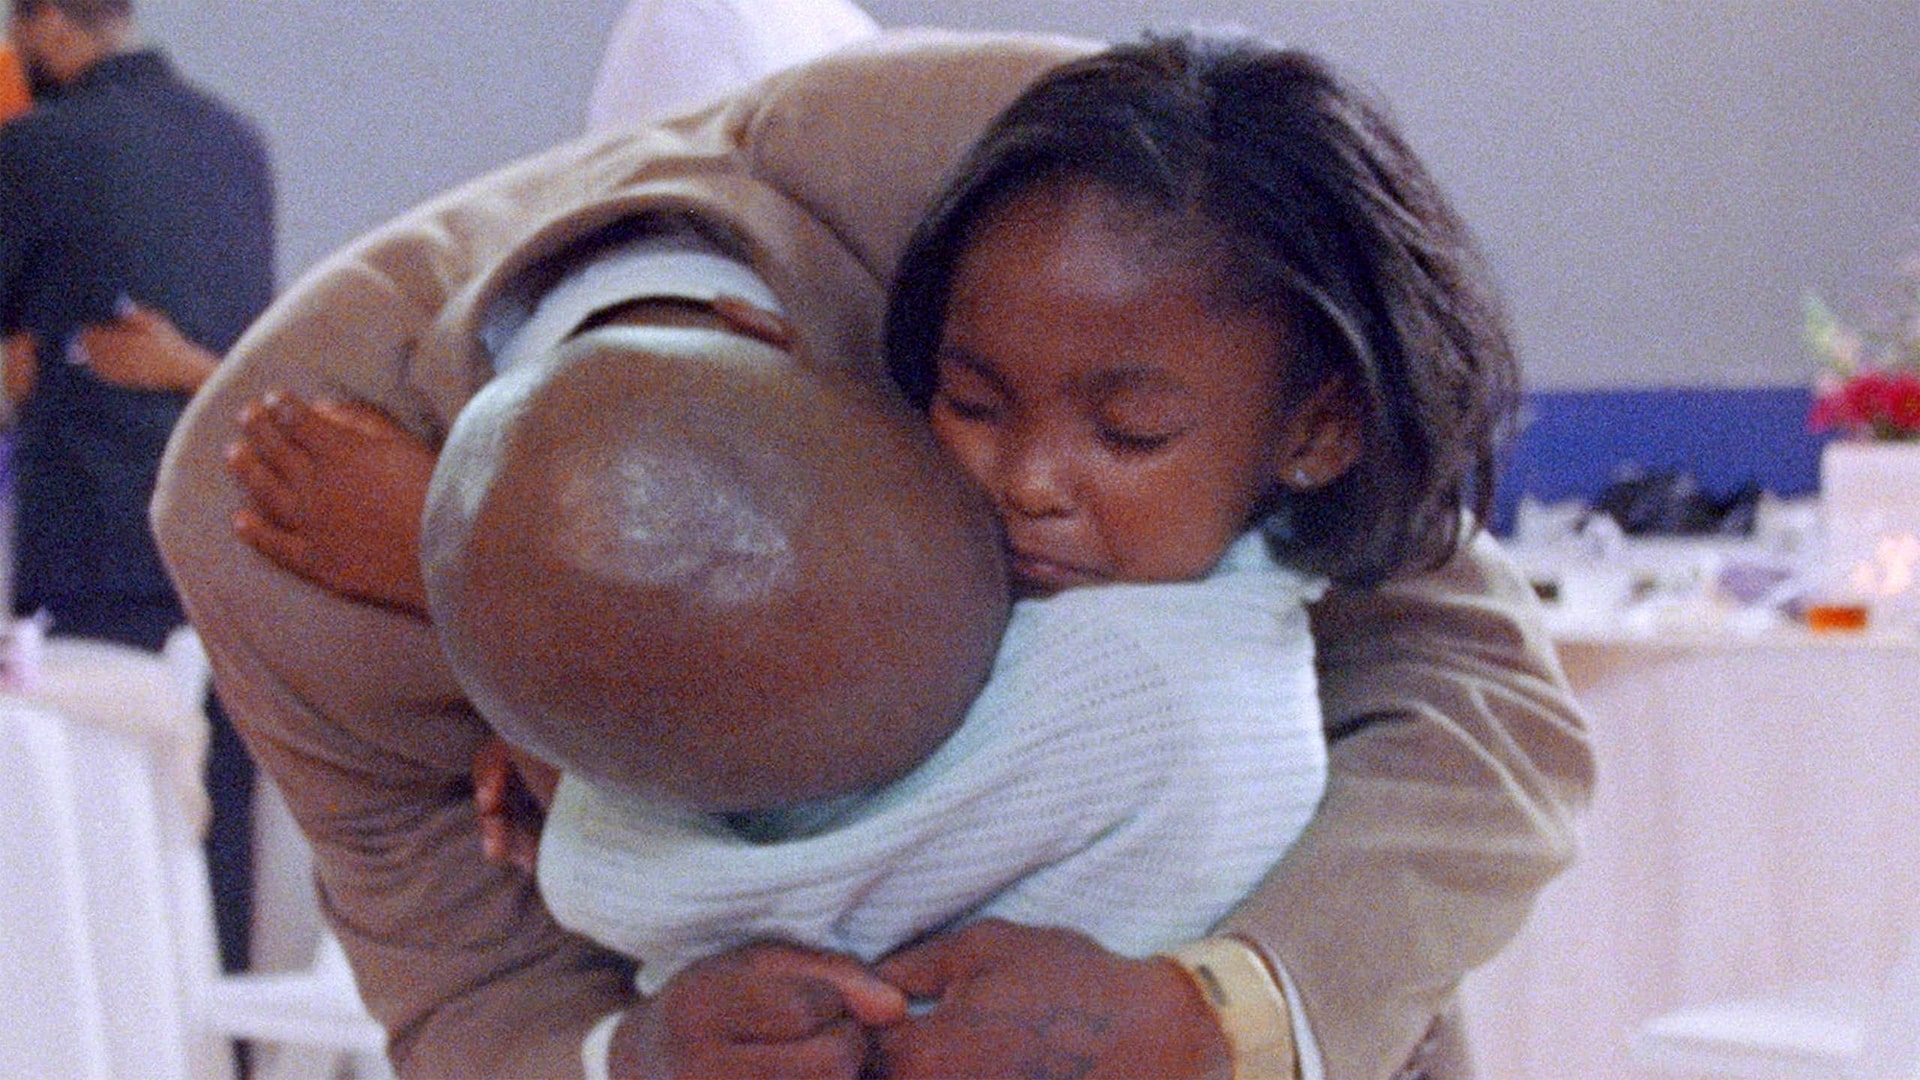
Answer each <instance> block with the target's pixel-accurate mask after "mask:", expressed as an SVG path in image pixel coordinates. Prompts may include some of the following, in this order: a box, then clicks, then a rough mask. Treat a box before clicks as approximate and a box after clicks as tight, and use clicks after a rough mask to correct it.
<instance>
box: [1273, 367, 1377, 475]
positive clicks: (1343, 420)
mask: <svg viewBox="0 0 1920 1080" xmlns="http://www.w3.org/2000/svg"><path fill="white" fill-rule="evenodd" d="M1362 441H1363V440H1362V436H1361V424H1360V402H1359V398H1358V396H1357V395H1356V394H1355V393H1354V391H1353V388H1352V386H1351V385H1350V384H1349V383H1348V382H1347V381H1346V380H1345V379H1338V378H1334V379H1328V380H1327V381H1325V382H1323V383H1321V384H1320V385H1319V386H1318V387H1315V388H1314V390H1313V392H1312V393H1309V394H1308V395H1307V396H1306V397H1305V398H1304V399H1302V400H1301V401H1300V403H1299V404H1298V405H1296V406H1294V407H1293V408H1292V409H1290V410H1288V416H1287V418H1286V420H1285V422H1284V430H1283V432H1282V434H1281V438H1280V444H1279V453H1278V455H1277V457H1276V459H1275V461H1274V469H1275V474H1276V475H1275V477H1274V479H1275V480H1276V481H1277V482H1278V483H1279V485H1280V486H1281V487H1283V488H1285V489H1287V490H1290V491H1315V490H1318V489H1320V488H1323V487H1326V486H1327V485H1328V484H1331V483H1333V482H1334V481H1335V480H1338V479H1340V477H1341V476H1343V475H1345V473H1346V471H1347V470H1348V469H1351V468H1352V467H1353V465H1354V462H1356V461H1359V460H1360V450H1361V444H1362Z"/></svg>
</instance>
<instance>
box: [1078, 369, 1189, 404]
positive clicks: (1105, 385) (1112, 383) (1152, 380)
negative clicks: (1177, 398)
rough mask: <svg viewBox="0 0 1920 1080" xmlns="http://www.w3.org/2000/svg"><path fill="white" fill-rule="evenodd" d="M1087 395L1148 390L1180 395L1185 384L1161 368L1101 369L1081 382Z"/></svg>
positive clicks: (1183, 391)
mask: <svg viewBox="0 0 1920 1080" xmlns="http://www.w3.org/2000/svg"><path fill="white" fill-rule="evenodd" d="M1083 386H1084V388H1085V390H1086V391H1087V392H1088V393H1091V394H1096V395H1103V396H1104V395H1109V394H1118V393H1122V392H1125V391H1129V390H1148V391H1154V392H1158V393H1167V394H1182V393H1185V392H1186V390H1187V386H1186V384H1185V383H1183V382H1182V381H1180V380H1179V379H1176V378H1174V377H1173V376H1172V375H1169V374H1167V372H1166V371H1165V370H1163V369H1161V368H1157V367H1148V366H1142V365H1127V366H1122V367H1110V368H1101V369H1100V370H1098V371H1095V372H1092V373H1090V374H1089V375H1087V376H1086V378H1085V379H1084V380H1083Z"/></svg>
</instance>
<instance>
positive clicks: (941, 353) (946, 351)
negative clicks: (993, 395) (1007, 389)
mask: <svg viewBox="0 0 1920 1080" xmlns="http://www.w3.org/2000/svg"><path fill="white" fill-rule="evenodd" d="M948 364H952V365H954V366H956V367H963V368H966V369H967V370H968V371H971V372H973V373H974V374H976V375H979V376H980V377H981V378H983V379H988V380H990V381H992V382H993V383H994V384H995V385H999V383H1000V381H1001V380H1000V372H999V369H998V368H996V367H994V366H993V364H992V363H991V362H990V361H988V360H987V359H986V358H985V357H983V356H981V355H980V354H978V353H976V352H974V351H972V350H971V349H967V348H964V347H962V346H959V345H948V344H945V343H942V344H941V345H940V347H939V348H937V349H935V350H934V353H933V366H934V374H935V375H936V376H937V375H938V374H939V371H940V368H941V367H943V366H946V365H948Z"/></svg>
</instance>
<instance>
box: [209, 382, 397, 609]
mask: <svg viewBox="0 0 1920 1080" xmlns="http://www.w3.org/2000/svg"><path fill="white" fill-rule="evenodd" d="M240 427H241V437H240V440H239V441H238V442H236V443H234V444H233V445H232V446H230V447H228V448H227V465H228V467H229V468H230V469H232V470H233V474H234V477H235V478H236V479H238V480H239V482H240V486H241V487H242V488H243V489H244V491H245V493H246V496H247V500H248V503H249V505H248V506H247V507H246V508H244V509H242V510H241V511H239V512H238V513H237V514H235V515H234V519H233V529H234V532H235V533H236V534H237V535H238V536H239V537H240V539H241V540H242V541H243V542H245V543H246V544H247V545H248V546H249V547H252V548H253V549H254V550H256V551H258V552H260V554H262V555H265V556H266V557H267V558H269V559H272V560H273V561H274V562H276V563H278V564H279V565H280V566H281V567H283V568H284V569H286V570H289V571H292V572H293V573H295V574H298V575H300V576H301V577H304V578H307V579H308V580H310V581H312V582H314V583H315V584H317V585H319V586H321V587H322V588H325V589H327V590H329V591H331V592H334V593H338V594H340V595H342V596H345V597H349V598H351V599H356V600H369V601H372V602H374V603H377V604H385V605H387V606H389V607H394V608H398V609H400V610H402V611H405V612H409V613H411V614H413V615H416V616H419V617H420V618H422V619H424V618H426V617H427V588H426V582H425V581H424V580H423V578H422V577H421V573H420V515H421V513H422V511H423V510H424V509H425V507H426V502H427V483H428V481H430V480H431V479H432V478H433V464H434V453H433V451H432V450H430V449H428V448H427V446H426V445H425V444H423V443H421V442H420V441H419V440H417V439H415V438H414V437H413V436H411V435H409V434H407V433H406V432H405V431H403V430H402V429H401V428H400V427H399V425H397V424H395V423H394V422H393V421H392V420H391V419H389V418H388V417H387V415H386V414H385V413H382V412H380V411H379V410H377V409H375V408H373V407H372V406H370V405H362V404H358V403H353V402H338V401H320V402H315V403H313V404H308V403H306V402H304V401H301V400H300V399H299V398H296V397H294V396H293V395H291V394H285V393H278V392H276V393H271V394H268V395H267V396H266V397H265V398H263V399H261V400H260V401H255V402H250V403H248V405H247V406H246V408H245V409H243V410H242V411H241V414H240Z"/></svg>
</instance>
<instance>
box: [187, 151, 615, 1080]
mask: <svg viewBox="0 0 1920 1080" xmlns="http://www.w3.org/2000/svg"><path fill="white" fill-rule="evenodd" d="M535 175H537V170H535V171H534V172H533V173H522V174H519V175H517V176H511V177H508V178H507V179H506V180H504V181H495V182H491V183H489V184H488V185H487V186H486V187H485V188H484V190H480V191H474V192H468V193H466V194H465V195H462V196H459V197H455V198H452V199H450V200H446V201H443V202H442V203H439V204H434V205H431V206H429V207H427V208H425V209H423V210H422V211H420V212H416V213H415V214H413V215H410V216H409V217H407V218H404V219H402V220H401V221H400V222H398V223H396V224H395V225H393V226H389V227H388V228H386V229H384V230H382V231H381V232H379V233H377V234H375V235H373V236H372V237H370V238H368V239H367V240H365V241H363V242H361V243H360V244H357V245H355V246H354V247H352V248H350V249H348V250H347V251H346V252H344V253H343V254H341V255H340V256H337V257H335V258H334V259H332V260H330V261H329V262H328V263H327V264H325V265H323V266H322V267H321V268H319V269H318V270H317V271H315V272H314V273H313V274H312V275H310V276H309V277H308V278H307V280H305V281H304V282H303V283H301V284H300V285H298V286H297V287H296V288H295V289H294V290H293V291H292V292H290V294H289V295H288V296H287V297H285V298H284V299H283V300H282V301H281V302H280V303H278V304H276V305H275V306H274V307H273V308H272V309H271V310H270V311H269V312H268V313H267V314H266V315H265V316H264V317H263V318H262V320H261V321H260V322H259V323H257V324H256V325H255V326H254V327H253V328H252V329H250V330H249V331H248V333H247V334H246V336H245V337H244V338H243V339H242V340H241V342H240V343H239V344H238V345H237V346H236V348H235V349H234V351H233V352H232V353H231V355H230V356H229V358H228V360H227V362H226V363H224V364H222V365H221V368H220V369H219V371H218V372H217V374H216V375H215V376H214V378H213V380H212V381H210V382H209V383H208V384H207V387H206V388H205V389H204V391H203V392H202V394H201V395H200V396H199V397H197V398H196V399H195V402H194V404H193V406H192V407H191V409H190V410H189V412H188V414H187V416H186V417H185V419H184V420H183V421H182V423H181V424H180V426H179V427H178V428H177V429H176V432H175V436H174V439H173V441H172V443H171V445H170V447H169V450H168V454H167V458H166V461H165V464H164V469H163V473H162V476H161V480H160V483H159V487H158V490H157V495H156V498H155V503H154V511H153V513H154V525H155V531H156V533H157V535H158V538H159V540H160V544H161V547H162V550H163V552H164V554H165V557H166V559H167V562H168V565H169V569H170V570H171V572H172V573H173V575H174V578H175V580H176V582H177V584H178V586H179V589H180V592H181V594H182V597H183V599H184V600H185V602H186V606H187V608H188V613H189V616H190V618H191V620H192V622H193V623H194V625H195V626H196V627H197V628H198V630H199V632H200V634H201V636H202V638H203V640H204V641H205V643H206V646H207V651H208V654H209V657H210V658H211V660H212V662H213V667H214V675H215V681H216V686H217V687H218V690H219V693H220V695H221V697H222V699H223V700H224V702H225V704H226V706H227V708H228V711H229V712H230V713H231V714H232V716H233V717H234V719H235V722H236V724H237V726H238V727H239V729H240V731H241V733H242V735H243V736H244V738H245V739H246V741H247V744H248V747H249V748H250V749H251V751H252V752H253V753H254V755H255V756H256V758H257V759H258V760H259V761H260V763H261V765H262V766H263V767H264V768H265V769H266V771H267V772H268V774H269V775H271V776H272V777H273V779H274V780H275V782H276V783H277V784H278V785H279V786H280V787H281V789H282V790H283V791H284V793H285V795H286V797H287V802H288V805H289V807H290V808H291V810H292V811H293V814H294V817H295V819H296V820H297V821H298V823H299V825H300V828H301V830H302V832H303V833H304V834H305V835H306V837H307V838H308V840H309V841H310V842H311V843H312V845H313V848H314V855H315V872H316V877H317V883H318V887H319V890H320V894H321V902H322V906H323V910H324V912H325V914H326V916H327V919H328V921H329V923H330V925H331V926H332V928H333V929H334V931H335V932H336V933H337V934H338V935H339V937H340V939H341V942H342V944H343V945H344V946H345V948H346V951H347V954H348V956H349V958H350V960H351V962H352V966H353V968H354V972H355V975H356V977H357V978H358V980H359V983H360V986H361V989H362V992H363V995H364V996H365V998H366V1000H367V1003H368V1006H369V1008H370V1009H371V1010H372V1012H373V1013H374V1015H375V1016H377V1017H378V1018H379V1019H380V1020H381V1021H382V1023H383V1024H385V1026H386V1027H387V1029H388V1031H389V1033H390V1036H391V1050H392V1055H393V1057H394V1060H395V1063H396V1065H397V1067H398V1069H399V1072H400V1074H401V1075H402V1076H405V1077H409V1078H416V1077H462V1078H472V1077H476V1076H487V1075H510V1076H527V1077H547V1076H552V1077H571V1076H578V1075H579V1074H580V1065H579V1044H580V1038H581V1036H582V1034H583V1033H584V1032H585V1030H586V1028H587V1027H588V1026H589V1025H590V1024H591V1022H592V1021H593V1020H594V1019H595V1018H597V1017H598V1016H600V1015H603V1014H604V1013H606V1012H608V1011H611V1010H612V1009H614V1008H616V1007H618V1006H619V1005H620V1004H621V1003H622V1002H623V1001H625V1000H626V997H627V994H628V975H629V973H628V970H627V968H626V967H625V966H624V964H623V963H622V962H620V961H618V960H617V959H615V958H613V957H611V956H610V955H608V954H605V953H603V952H601V951H599V950H597V949H595V948H592V947H590V946H589V945H587V944H586V943H585V942H583V941H581V940H579V939H577V938H574V937H571V936H569V935H566V934H565V933H563V932H561V931H560V930H559V929H558V928H557V927H555V926H554V925H553V924H552V922H551V920H550V919H549V918H548V916H547V914H546V911H545V909H544V907H543V906H542V905H541V904H540V902H539V899H538V896H537V894H536V892H535V890H534V887H533V884H532V882H531V881H530V880H528V879H527V878H526V877H524V876H522V875H520V874H517V873H514V872H511V871H505V870H502V869H500V868H496V867H492V866H489V865H487V864H486V863H485V862H484V861H483V860H482V858H481V856H480V847H479V840H478V829H477V822H476V820H475V817H474V811H473V805H472V797H471V787H470V779H469V776H470V773H469V765H470V762H471V760H472V756H473V753H474V751H475V749H476V748H477V747H478V746H479V745H480V743H481V742H482V740H483V739H485V738H486V737H487V734H488V729H487V728H486V726H485V725H484V723H483V722H482V721H481V720H480V718H479V717H478V716H477V715H476V714H475V713H474V712H473V711H472V709H471V708H470V707H469V706H468V705H467V703H466V701H465V699H464V697H463V696H462V695H461V694H460V692H459V689H458V687H457V685H456V683H455V681H454V679H453V677H452V675H451V673H450V671H449V670H448V669H447V666H446V665H445V663H444V662H443V661H442V660H441V657H440V652H439V649H438V647H437V645H436V644H435V641H434V639H433V637H432V636H431V633H430V631H429V629H428V627H427V626H426V625H425V624H424V623H422V622H420V621H418V620H415V619H412V618H410V617H407V616H404V615H399V614H395V613H392V612H389V611H387V610H384V609H380V608H376V607H372V606H369V605H366V604H360V603H354V602H350V601H346V600H342V599H339V598H336V597H334V596H331V595H329V594H327V593H325V592H324V591H322V590H320V589H318V588H316V587H314V586H311V585H309V584H307V583H306V582H304V581H302V580H300V579H297V578H295V577H293V576H292V575H290V574H287V573H285V572H284V571H281V570H279V569H277V568H276V567H274V566H273V565H272V564H270V563H268V562H267V561H266V560H265V559H263V558H261V557H260V556H258V555H256V554H255V553H254V552H252V551H251V549H249V548H247V547H245V546H244V545H243V544H241V543H240V542H239V541H238V540H237V539H236V538H235V537H234V534H233V531H232V528H231V524H230V523H231V519H232V515H233V513H234V511H235V510H236V509H237V508H238V507H239V505H240V495H239V492H238V490H237V488H236V486H235V484H234V483H233V481H232V479H231V477H230V475H229V473H228V471H227V469H226V466H225V462H224V458H223V454H224V450H225V448H226V446H227V445H228V444H229V443H230V442H231V441H232V440H233V439H235V438H236V437H237V433H238V425H237V422H236V418H237V415H238V413H239V411H240V409H241V407H242V406H243V405H244V404H245V403H246V402H248V401H250V400H253V399H255V398H257V397H259V396H260V395H261V394H263V393H265V392H266V391H267V390H269V389H273V388H283V389H286V390H289V391H292V392H295V393H299V394H303V395H317V394H332V395H336V396H341V397H349V398H356V399H360V400H364V401H367V402H370V403H372V404H375V405H377V406H379V407H381V408H383V409H385V410H387V411H388V412H390V413H392V414H393V415H394V416H395V417H396V418H397V419H398V420H399V421H400V422H401V423H402V424H403V425H404V426H407V427H409V428H410V429H412V430H413V431H414V433H415V434H417V435H419V436H421V437H422V438H424V439H426V440H427V441H428V442H429V443H430V444H433V445H438V442H439V441H440V438H441V436H442V434H443V433H444V431H445V429H446V425H447V423H448V421H449V420H450V419H451V417H452V416H453V415H454V414H455V413H456V412H457V410H458V408H459V407H460V405H461V404H462V403H463V402H464V401H465V400H466V398H467V396H469V395H470V394H471V392H472V390H473V389H474V388H475V387H476V386H477V385H478V384H479V382H480V381H481V380H482V379H484V378H485V377H486V374H487V372H486V363H485V360H484V357H482V356H481V355H480V354H479V353H478V350H477V347H475V346H472V345H470V344H469V343H467V342H466V341H464V340H463V339H462V338H461V336H460V335H457V334H452V333H450V332H448V331H446V330H445V329H444V328H443V326H442V322H443V320H444V314H443V313H444V312H445V311H446V310H447V309H448V307H449V302H448V301H449V297H450V296H452V295H454V294H455V293H457V292H459V291H460V290H462V289H463V288H465V287H466V285H467V284H468V283H469V282H470V281H471V280H472V278H473V277H474V275H475V271H476V268H477V267H479V266H481V265H483V264H487V263H490V262H491V261H492V259H493V257H494V253H495V252H496V251H497V249H499V248H500V247H501V246H502V245H505V244H508V243H511V242H513V239H514V237H515V236H517V234H518V230H520V229H521V228H524V227H525V226H524V224H523V222H524V220H525V218H526V216H528V215H523V214H522V213H520V211H521V210H524V209H526V206H525V203H526V201H527V200H526V199H524V198H521V197H520V196H521V195H523V194H524V193H525V192H526V191H528V190H530V188H529V187H528V184H529V183H531V181H532V179H533V177H534V176H535Z"/></svg>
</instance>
